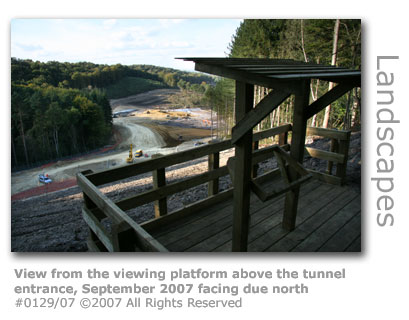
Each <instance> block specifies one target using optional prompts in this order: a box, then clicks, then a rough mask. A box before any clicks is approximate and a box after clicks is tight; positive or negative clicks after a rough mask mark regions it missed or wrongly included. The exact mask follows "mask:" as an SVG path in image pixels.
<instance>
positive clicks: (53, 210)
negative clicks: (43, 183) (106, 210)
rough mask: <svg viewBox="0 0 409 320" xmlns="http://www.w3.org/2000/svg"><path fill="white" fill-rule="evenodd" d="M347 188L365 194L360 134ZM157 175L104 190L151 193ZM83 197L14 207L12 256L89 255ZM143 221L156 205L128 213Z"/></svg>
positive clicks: (76, 192)
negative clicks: (83, 252)
mask: <svg viewBox="0 0 409 320" xmlns="http://www.w3.org/2000/svg"><path fill="white" fill-rule="evenodd" d="M309 142H310V145H311V146H313V147H316V148H319V149H324V150H328V148H329V141H328V140H325V139H317V140H312V139H310V141H309ZM233 155H234V151H233V150H226V151H224V152H222V153H221V156H220V158H221V160H220V162H221V165H223V164H225V163H226V161H227V159H228V158H229V157H231V156H233ZM275 165H276V164H275V161H274V160H268V161H265V162H263V163H261V164H260V168H259V172H260V173H262V172H264V171H266V170H268V169H269V168H272V167H274V166H275ZM304 165H305V166H306V167H308V168H313V169H315V170H319V171H322V172H324V171H325V169H326V162H325V161H320V160H317V159H312V158H309V157H306V158H305V161H304ZM206 169H207V159H206V158H201V159H198V160H195V161H191V162H188V163H186V164H181V165H176V166H173V167H170V168H167V172H166V177H167V181H168V182H175V181H178V180H181V179H183V178H186V177H189V176H191V175H195V174H199V173H201V172H204V171H206ZM347 177H348V178H347V184H348V185H349V186H350V187H352V188H355V189H356V190H357V191H359V192H360V185H361V182H360V181H361V134H360V132H355V133H353V134H352V136H351V144H350V150H349V160H348V169H347ZM151 185H152V178H151V174H145V175H141V176H138V177H134V178H129V179H126V180H122V181H120V182H118V183H114V184H110V185H105V186H102V187H101V190H102V192H104V193H105V194H106V195H107V196H108V197H109V198H110V199H113V200H114V201H115V200H117V199H122V198H124V197H127V196H131V195H134V194H136V193H139V192H143V191H146V190H148V189H150V188H151ZM229 186H231V181H230V178H229V177H228V176H227V177H224V178H222V179H221V180H220V189H221V190H224V189H226V188H228V187H229ZM206 194H207V186H206V185H200V186H197V187H195V188H192V189H189V190H187V191H185V192H181V193H178V194H175V195H173V196H172V197H169V199H168V210H169V212H171V211H173V210H175V209H177V208H180V207H182V206H183V205H185V204H188V203H191V202H194V201H197V200H199V199H203V198H204V197H206ZM81 206H82V193H81V190H80V189H79V187H72V188H69V189H65V190H61V191H57V192H53V193H49V194H44V195H40V196H36V197H32V198H28V199H23V200H16V201H12V202H11V212H12V214H11V251H14V252H66V251H76V252H78V251H87V246H86V238H87V236H88V229H87V226H86V224H85V222H84V221H83V219H82V217H81ZM127 213H128V214H129V215H130V216H131V217H132V218H133V219H134V220H135V221H137V222H142V221H146V220H148V219H151V218H153V206H152V205H145V206H141V207H138V208H137V209H134V210H131V211H127Z"/></svg>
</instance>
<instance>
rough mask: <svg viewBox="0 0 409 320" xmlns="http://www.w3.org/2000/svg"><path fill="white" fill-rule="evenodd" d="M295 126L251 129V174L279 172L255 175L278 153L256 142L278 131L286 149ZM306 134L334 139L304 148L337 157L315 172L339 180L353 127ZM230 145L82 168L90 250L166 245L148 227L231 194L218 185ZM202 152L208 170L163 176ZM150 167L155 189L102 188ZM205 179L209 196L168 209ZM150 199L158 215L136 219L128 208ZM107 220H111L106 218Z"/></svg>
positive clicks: (324, 156)
mask: <svg viewBox="0 0 409 320" xmlns="http://www.w3.org/2000/svg"><path fill="white" fill-rule="evenodd" d="M291 129H292V127H291V125H290V124H286V125H282V126H279V127H276V128H272V129H268V130H265V131H261V132H257V133H254V134H253V148H254V151H253V158H252V166H253V168H254V169H253V178H254V179H255V180H256V181H257V182H262V181H264V180H266V179H267V178H268V177H270V176H272V175H275V174H279V170H275V171H274V172H271V173H267V174H265V175H262V176H260V177H257V165H258V163H260V162H262V161H264V160H267V159H269V158H271V157H273V155H274V147H271V146H270V147H264V148H260V149H259V144H258V142H259V141H260V140H262V139H265V138H269V137H273V136H277V135H278V136H279V145H281V146H282V147H283V149H285V150H289V147H290V146H289V145H288V141H287V138H288V133H289V132H290V131H291ZM307 134H309V135H321V136H325V137H329V138H331V139H333V140H334V141H336V142H333V146H334V147H333V148H332V151H322V150H316V149H312V148H306V150H307V152H308V153H309V154H310V155H311V156H313V157H317V158H320V159H325V160H328V161H329V162H330V163H334V162H336V163H337V172H336V176H330V175H329V174H323V173H314V174H315V175H316V176H317V177H319V178H320V179H324V180H325V181H327V182H330V183H341V180H342V179H343V178H344V176H343V175H345V168H346V158H347V152H348V150H347V147H348V143H349V133H347V132H345V133H343V132H341V133H338V132H335V131H334V130H322V129H317V128H309V129H308V131H307ZM232 147H233V145H232V143H231V140H225V141H221V142H212V143H209V144H208V145H203V146H199V147H196V148H194V149H190V150H186V151H182V152H177V153H174V154H170V155H166V156H161V155H156V156H155V157H152V159H149V160H146V161H142V162H139V163H135V164H130V165H126V166H123V167H118V168H114V169H110V170H106V171H101V172H97V173H90V172H86V173H85V172H84V173H80V174H78V175H77V181H78V185H79V186H80V187H81V189H82V191H83V196H84V206H83V210H82V214H83V218H84V220H85V221H86V222H87V224H88V227H89V230H90V237H89V239H88V247H89V249H90V250H92V251H137V250H142V251H161V252H164V251H167V249H166V248H165V247H164V246H162V245H161V244H160V243H159V242H158V241H156V240H155V239H154V238H153V237H152V236H151V235H150V234H149V232H150V231H152V230H154V229H157V228H159V227H160V226H162V225H166V224H168V223H169V222H171V221H175V220H178V219H180V218H182V217H185V216H187V215H190V214H191V213H193V212H195V211H197V210H199V209H203V208H206V207H208V206H211V205H214V204H215V203H218V202H222V201H225V200H227V199H229V198H231V197H232V195H233V189H232V188H230V189H227V190H224V191H221V192H220V191H219V179H220V178H221V177H223V176H226V175H228V174H229V170H228V167H227V165H224V166H220V152H221V151H224V150H228V149H231V148H232ZM345 150H346V151H345ZM204 156H207V157H208V170H207V171H206V172H204V173H201V174H198V175H195V176H193V177H189V178H185V179H183V180H181V181H177V182H172V183H169V184H168V183H167V181H166V176H165V171H166V168H167V167H170V166H173V165H175V164H180V163H184V162H187V161H191V160H195V159H198V158H202V157H204ZM148 172H152V177H153V189H151V190H149V191H146V192H143V193H140V194H137V195H135V196H132V197H128V198H124V199H121V200H119V201H116V202H114V201H112V200H110V199H109V198H108V197H107V196H106V195H105V194H103V193H102V192H101V191H100V190H99V189H98V186H101V185H103V184H107V183H112V182H116V181H119V180H122V179H126V178H129V177H133V176H138V175H141V174H144V173H148ZM328 177H330V178H328ZM204 183H208V195H207V197H206V198H205V199H202V200H200V201H196V202H194V203H191V204H188V205H186V206H184V207H183V208H181V209H178V210H176V211H174V212H170V213H169V212H168V208H167V197H169V196H171V195H173V194H175V193H178V192H182V191H184V190H187V189H190V188H193V187H196V186H198V185H201V184H204ZM151 202H153V203H154V210H155V218H154V219H152V220H149V221H146V222H144V223H141V224H138V223H136V222H135V221H134V220H133V219H132V218H131V217H130V216H129V215H128V214H126V213H125V212H124V211H126V210H130V209H134V208H136V207H138V206H141V205H144V204H147V203H151ZM103 220H104V221H103ZM106 220H108V223H107V222H106Z"/></svg>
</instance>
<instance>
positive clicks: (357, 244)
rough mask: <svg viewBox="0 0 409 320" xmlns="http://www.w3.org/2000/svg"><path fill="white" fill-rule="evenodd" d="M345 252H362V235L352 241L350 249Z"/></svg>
mask: <svg viewBox="0 0 409 320" xmlns="http://www.w3.org/2000/svg"><path fill="white" fill-rule="evenodd" d="M345 252H362V243H361V235H359V236H358V237H356V238H355V239H354V241H352V243H351V244H350V245H349V247H348V248H346V250H345Z"/></svg>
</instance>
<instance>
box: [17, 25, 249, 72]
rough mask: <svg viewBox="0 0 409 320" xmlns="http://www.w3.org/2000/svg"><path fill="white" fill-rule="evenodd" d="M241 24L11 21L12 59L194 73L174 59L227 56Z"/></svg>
mask: <svg viewBox="0 0 409 320" xmlns="http://www.w3.org/2000/svg"><path fill="white" fill-rule="evenodd" d="M241 21H242V20H239V19H13V20H11V45H10V48H11V57H15V58H19V59H31V60H34V61H37V60H38V61H42V62H46V61H60V62H79V61H88V62H94V63H97V64H117V63H120V64H124V65H131V64H152V65H157V66H163V67H170V68H175V69H181V70H193V68H194V65H193V63H192V62H184V61H180V60H175V57H225V56H226V53H227V51H228V45H229V43H230V41H231V39H232V36H233V34H234V33H235V31H236V29H237V27H238V26H239V24H240V22H241Z"/></svg>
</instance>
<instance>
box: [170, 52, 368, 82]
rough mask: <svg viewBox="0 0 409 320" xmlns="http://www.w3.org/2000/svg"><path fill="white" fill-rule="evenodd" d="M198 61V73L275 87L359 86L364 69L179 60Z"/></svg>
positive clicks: (242, 60) (268, 61)
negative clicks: (304, 83) (301, 83)
mask: <svg viewBox="0 0 409 320" xmlns="http://www.w3.org/2000/svg"><path fill="white" fill-rule="evenodd" d="M177 59H182V60H184V61H193V62H195V70H197V71H202V72H206V73H210V74H214V75H218V76H222V77H226V78H231V79H235V80H239V81H245V82H249V83H253V84H257V85H262V86H267V87H275V84H276V83H278V82H280V83H283V82H287V83H288V82H293V81H297V80H308V79H321V80H326V81H331V82H336V83H343V82H353V83H354V84H356V86H360V81H361V70H352V69H348V68H343V67H336V66H330V65H322V64H315V63H307V62H302V61H295V60H289V59H254V58H177Z"/></svg>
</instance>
